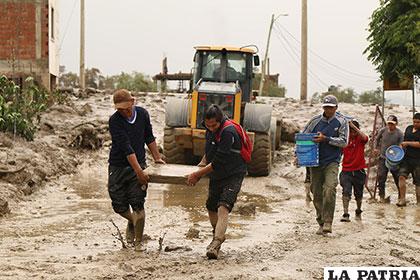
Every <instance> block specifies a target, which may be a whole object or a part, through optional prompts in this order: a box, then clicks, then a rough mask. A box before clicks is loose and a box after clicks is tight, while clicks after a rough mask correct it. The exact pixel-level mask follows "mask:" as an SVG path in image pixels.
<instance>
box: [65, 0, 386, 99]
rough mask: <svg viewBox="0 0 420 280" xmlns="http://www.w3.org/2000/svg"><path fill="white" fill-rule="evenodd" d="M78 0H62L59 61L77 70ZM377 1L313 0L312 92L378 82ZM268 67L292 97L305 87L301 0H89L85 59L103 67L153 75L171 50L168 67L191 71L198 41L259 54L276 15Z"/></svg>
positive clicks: (363, 86)
mask: <svg viewBox="0 0 420 280" xmlns="http://www.w3.org/2000/svg"><path fill="white" fill-rule="evenodd" d="M79 2H80V0H61V1H60V9H59V10H60V38H61V51H60V58H61V64H62V65H65V66H66V69H67V71H73V72H76V73H78V67H79V66H78V65H79V28H80V27H79V26H80V25H79V18H80V3H79ZM378 6H379V0H352V1H348V0H316V1H310V0H309V1H308V30H309V31H308V33H309V36H308V46H309V49H310V51H309V55H308V56H309V76H308V95H309V96H310V95H312V93H314V92H323V91H326V89H327V88H328V86H329V85H333V84H334V85H337V84H339V85H342V86H343V87H352V88H354V89H355V90H356V91H357V92H358V93H360V92H361V91H364V90H371V89H375V88H376V87H378V86H380V85H381V83H380V82H378V81H377V80H378V79H379V75H378V73H376V71H375V70H374V67H373V65H372V64H371V63H370V62H369V61H368V60H367V58H366V55H363V51H364V49H365V48H366V47H367V40H366V37H367V36H368V32H367V27H368V24H369V17H370V16H371V14H372V12H373V11H374V9H376V8H377V7H378ZM273 13H274V14H276V15H279V14H283V13H287V14H288V16H280V17H278V19H277V21H276V25H275V28H274V29H273V33H272V40H271V44H270V50H269V57H270V72H271V73H272V74H273V73H279V74H280V78H279V82H280V83H281V84H283V85H284V86H285V87H286V89H287V96H289V97H298V96H299V94H300V89H299V88H300V25H301V1H300V0H294V1H290V0H289V1H285V0H262V1H248V0H242V1H238V0H229V1H227V0H224V1H223V0H207V1H202V0H179V1H171V0H167V1H164V0H154V1H139V0H120V1H104V0H86V65H87V67H89V68H90V67H97V68H99V69H100V70H101V71H102V72H103V73H104V74H106V75H111V74H117V73H120V72H121V71H125V72H131V71H139V72H143V73H145V74H148V75H150V76H153V75H154V74H157V73H158V72H160V70H161V60H162V58H163V56H164V55H166V56H167V57H168V68H169V72H178V71H183V72H189V71H190V70H191V67H192V65H193V63H192V57H193V54H194V49H193V46H196V45H209V44H210V45H220V44H222V45H233V46H243V45H249V44H255V45H257V46H258V47H259V55H260V58H261V60H262V58H263V57H264V52H265V45H266V40H267V34H268V27H269V23H270V18H271V14H273Z"/></svg>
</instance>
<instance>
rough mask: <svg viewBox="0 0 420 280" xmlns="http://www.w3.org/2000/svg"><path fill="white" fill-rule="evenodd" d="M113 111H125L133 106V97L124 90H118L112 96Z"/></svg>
mask: <svg viewBox="0 0 420 280" xmlns="http://www.w3.org/2000/svg"><path fill="white" fill-rule="evenodd" d="M113 100H114V107H115V109H127V108H130V107H131V106H132V105H133V103H132V102H133V100H134V97H133V96H131V94H130V92H129V91H128V90H126V89H119V90H117V91H116V92H114V96H113Z"/></svg>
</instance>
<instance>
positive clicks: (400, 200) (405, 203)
mask: <svg viewBox="0 0 420 280" xmlns="http://www.w3.org/2000/svg"><path fill="white" fill-rule="evenodd" d="M397 206H398V207H405V206H407V201H405V198H400V199H398V202H397Z"/></svg>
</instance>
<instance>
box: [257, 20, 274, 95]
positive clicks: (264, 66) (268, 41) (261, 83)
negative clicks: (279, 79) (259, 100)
mask: <svg viewBox="0 0 420 280" xmlns="http://www.w3.org/2000/svg"><path fill="white" fill-rule="evenodd" d="M273 24H274V14H273V15H271V22H270V28H269V29H268V38H267V45H266V47H265V54H264V61H263V64H262V66H261V80H260V90H259V91H258V95H259V96H262V95H263V94H262V93H263V88H264V82H265V69H266V67H267V58H268V48H269V46H270V38H271V30H272V29H273Z"/></svg>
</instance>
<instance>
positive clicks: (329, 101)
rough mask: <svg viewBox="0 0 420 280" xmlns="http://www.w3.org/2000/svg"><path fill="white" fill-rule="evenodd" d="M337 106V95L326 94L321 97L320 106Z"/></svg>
mask: <svg viewBox="0 0 420 280" xmlns="http://www.w3.org/2000/svg"><path fill="white" fill-rule="evenodd" d="M336 106H338V100H337V97H335V96H334V95H327V96H325V97H324V98H323V99H322V107H336Z"/></svg>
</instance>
